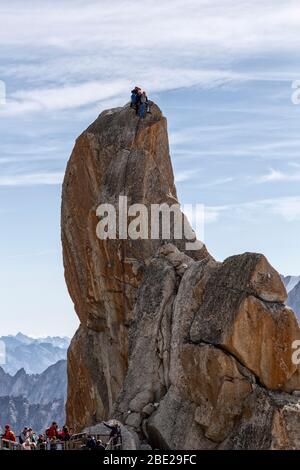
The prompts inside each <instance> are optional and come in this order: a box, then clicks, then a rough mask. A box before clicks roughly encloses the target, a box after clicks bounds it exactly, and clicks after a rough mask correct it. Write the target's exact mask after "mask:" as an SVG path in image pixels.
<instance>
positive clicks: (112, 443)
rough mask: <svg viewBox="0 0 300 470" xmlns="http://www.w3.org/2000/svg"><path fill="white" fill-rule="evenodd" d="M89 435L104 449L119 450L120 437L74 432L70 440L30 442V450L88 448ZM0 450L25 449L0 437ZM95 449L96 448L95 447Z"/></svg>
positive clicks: (120, 444)
mask: <svg viewBox="0 0 300 470" xmlns="http://www.w3.org/2000/svg"><path fill="white" fill-rule="evenodd" d="M87 436H91V437H92V438H94V439H95V441H98V440H101V441H102V444H103V446H104V448H105V450H121V449H122V437H120V438H118V439H117V440H116V439H114V438H109V435H108V434H87V433H81V434H75V435H73V436H71V438H70V440H68V441H62V440H60V439H55V440H51V439H47V440H46V441H45V442H43V443H40V444H39V443H34V442H32V444H31V450H89V448H88V447H87V442H88V437H87ZM0 450H25V449H24V448H23V447H22V444H20V443H19V442H13V441H10V440H8V439H4V438H3V437H2V438H0ZM95 450H96V449H95Z"/></svg>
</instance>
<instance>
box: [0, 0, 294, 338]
mask: <svg viewBox="0 0 300 470" xmlns="http://www.w3.org/2000/svg"><path fill="white" fill-rule="evenodd" d="M136 11H138V12H139V21H138V22H137V23H136V24H135V25H134V27H133V26H132V21H133V20H132V19H133V18H134V17H135V15H136ZM0 15H1V16H0V17H1V20H2V27H1V31H0V58H1V60H0V80H2V81H3V82H5V85H6V104H2V102H1V104H0V127H1V141H0V215H1V232H0V242H1V243H0V259H1V270H0V285H1V291H0V294H1V297H0V298H1V303H0V308H1V312H2V318H3V320H2V324H1V331H0V333H1V335H4V334H16V333H17V332H18V331H22V333H25V334H29V335H30V334H31V335H34V336H47V335H60V336H63V335H67V336H72V335H73V333H74V331H75V329H76V327H77V325H78V321H77V317H76V314H75V312H74V309H73V305H72V303H71V300H70V298H69V296H68V292H67V288H66V286H65V282H64V278H63V267H62V259H61V246H60V197H61V182H62V179H63V174H64V170H65V166H66V162H67V159H68V158H69V155H70V153H71V150H72V147H73V144H74V141H75V139H76V137H77V136H78V135H79V134H80V133H81V132H82V131H83V130H84V129H85V128H86V127H87V126H88V125H89V124H90V122H92V121H93V120H94V119H95V118H96V117H97V116H98V114H99V113H100V112H101V111H102V110H103V109H107V108H111V107H114V106H122V105H123V104H125V103H126V102H127V101H128V99H129V91H130V89H131V88H132V86H133V85H135V84H138V85H140V86H141V87H143V88H145V89H146V90H147V92H148V94H149V97H150V98H151V99H153V100H154V101H155V102H156V103H157V104H158V105H159V106H160V107H161V109H162V111H163V113H164V115H165V116H166V117H167V119H168V126H169V137H170V146H171V156H172V162H173V167H174V171H175V176H176V186H177V190H178V194H179V198H180V202H181V203H182V204H186V203H190V204H196V203H202V204H205V207H206V227H205V243H206V244H207V247H208V249H209V251H210V252H211V253H212V254H213V255H214V256H215V257H216V258H217V259H220V260H222V259H224V258H226V257H227V256H230V255H232V254H237V253H241V252H244V251H256V252H263V253H264V254H265V255H266V256H267V257H268V259H269V260H270V262H271V263H272V264H273V266H274V267H275V268H276V269H277V270H278V271H280V272H281V273H282V274H286V275H288V274H293V275H299V273H300V252H299V232H300V191H299V182H300V139H299V117H300V105H295V104H293V103H292V100H291V95H292V92H293V90H292V82H293V81H294V80H300V65H299V50H300V36H299V20H300V5H299V2H297V1H296V0H291V1H287V2H284V4H283V3H282V2H280V1H279V0H275V1H274V0H273V1H271V0H262V1H258V0H253V1H245V2H242V3H237V2H235V1H233V0H222V1H221V0H211V1H207V0H187V1H186V2H185V3H184V4H183V3H182V2H181V1H180V2H179V1H178V0H174V1H172V2H169V1H165V0H162V1H161V2H155V1H154V0H146V1H145V2H143V6H142V7H141V4H140V2H137V0H131V1H130V0H129V1H127V2H123V1H120V0H116V1H115V2H113V3H112V2H106V1H96V0H87V1H86V0H85V1H83V0H74V1H73V2H72V3H70V2H67V1H66V0H62V1H58V0H55V1H53V0H52V1H51V2H50V0H45V1H44V2H43V6H42V7H41V6H40V2H38V1H37V0H28V1H27V2H26V5H25V4H24V2H22V1H21V0H11V1H10V2H8V1H7V0H4V1H3V2H2V3H1V6H0Z"/></svg>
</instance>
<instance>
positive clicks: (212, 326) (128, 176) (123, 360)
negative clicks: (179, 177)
mask: <svg viewBox="0 0 300 470" xmlns="http://www.w3.org/2000/svg"><path fill="white" fill-rule="evenodd" d="M119 196H127V198H128V205H132V204H141V203H142V204H144V205H145V206H146V207H150V205H151V204H163V203H167V204H168V205H172V204H174V203H177V202H178V201H177V194H176V188H175V185H174V177H173V170H172V165H171V160H170V155H169V145H168V134H167V123H166V119H165V118H164V117H163V115H162V113H161V111H160V109H159V108H158V107H157V106H156V105H153V108H152V114H151V115H147V117H146V118H145V119H139V118H138V117H137V116H136V115H135V113H134V111H133V110H132V109H130V108H129V107H128V106H125V107H123V108H116V109H112V110H109V111H104V112H103V113H102V114H101V115H100V116H99V117H98V119H97V120H96V121H95V122H94V123H93V124H92V125H91V126H90V127H88V129H87V130H86V131H85V132H83V134H81V136H80V137H79V138H78V139H77V141H76V144H75V147H74V150H73V153H72V155H71V158H70V160H69V163H68V166H67V170H66V176H65V180H64V184H63V194H62V243H63V255H64V266H65V277H66V282H67V285H68V289H69V292H70V295H71V297H72V299H73V302H74V305H75V309H76V313H77V315H78V317H79V319H80V327H79V329H78V331H77V333H76V335H75V337H74V338H73V340H72V343H71V346H70V349H69V354H68V378H69V386H68V402H67V417H68V423H69V424H70V425H71V426H72V427H74V428H75V429H76V430H78V431H80V430H82V429H84V428H86V427H88V426H93V425H96V424H97V423H100V422H101V421H102V420H103V419H107V418H109V417H114V418H117V419H118V420H119V421H121V422H122V423H123V424H124V425H125V426H126V429H127V430H128V432H131V433H132V435H134V436H136V437H138V438H139V440H140V442H145V441H147V443H148V444H150V445H152V446H154V447H159V448H170V449H235V448H241V449H288V448H300V431H299V429H300V426H299V425H300V401H299V399H298V395H297V391H298V390H300V373H299V368H298V366H297V365H296V364H294V363H293V361H292V354H293V342H294V341H295V340H297V339H300V331H299V327H298V324H297V320H296V318H295V315H294V313H293V311H292V310H291V309H290V308H288V307H286V306H285V305H284V302H285V300H286V297H287V294H286V290H285V287H284V285H283V283H282V280H281V278H280V276H279V274H278V273H277V272H276V271H275V270H274V268H272V266H271V265H270V264H269V263H268V261H267V259H266V258H265V257H264V256H263V255H261V254H255V253H254V254H253V253H245V254H243V255H239V256H233V257H230V258H228V259H227V260H225V261H224V262H223V263H219V262H217V261H215V260H214V259H213V257H212V256H211V255H210V254H209V253H208V252H207V250H206V248H205V246H204V245H202V244H201V243H199V248H198V250H191V251H187V250H186V246H187V245H186V240H184V239H176V237H175V236H174V233H173V228H174V227H173V226H172V230H171V235H170V238H169V239H168V240H162V239H161V238H158V239H148V240H142V239H137V240H133V239H130V238H128V239H116V240H111V239H107V240H100V239H99V238H98V237H97V235H96V227H97V224H98V222H99V219H98V217H97V214H96V211H97V207H98V206H99V204H102V203H106V204H107V203H109V204H113V205H114V206H116V207H118V206H117V205H118V198H119Z"/></svg>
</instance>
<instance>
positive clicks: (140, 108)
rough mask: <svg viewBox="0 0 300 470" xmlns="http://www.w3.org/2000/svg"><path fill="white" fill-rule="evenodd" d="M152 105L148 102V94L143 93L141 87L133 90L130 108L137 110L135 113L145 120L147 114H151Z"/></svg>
mask: <svg viewBox="0 0 300 470" xmlns="http://www.w3.org/2000/svg"><path fill="white" fill-rule="evenodd" d="M150 105H151V102H150V101H149V100H148V96H147V94H146V92H145V91H142V89H141V88H140V87H138V86H136V87H134V89H133V90H131V102H130V107H131V108H133V109H135V112H136V114H137V115H138V116H139V117H141V118H144V117H145V116H146V113H150V114H151V109H150Z"/></svg>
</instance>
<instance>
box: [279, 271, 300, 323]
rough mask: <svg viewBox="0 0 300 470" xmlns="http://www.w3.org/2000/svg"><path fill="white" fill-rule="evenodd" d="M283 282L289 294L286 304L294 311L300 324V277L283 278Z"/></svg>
mask: <svg viewBox="0 0 300 470" xmlns="http://www.w3.org/2000/svg"><path fill="white" fill-rule="evenodd" d="M282 280H283V282H284V285H285V287H286V290H287V293H288V299H287V302H286V303H287V305H289V306H290V307H291V308H292V309H293V310H294V312H295V313H296V315H297V318H298V322H299V323H300V276H282Z"/></svg>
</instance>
